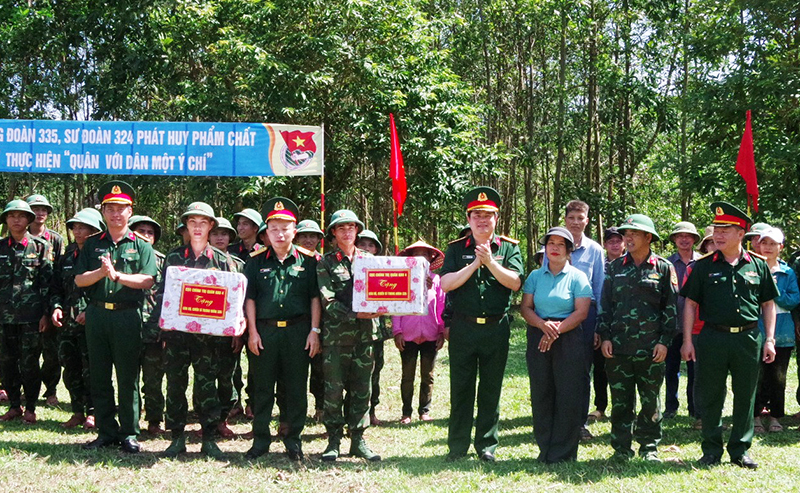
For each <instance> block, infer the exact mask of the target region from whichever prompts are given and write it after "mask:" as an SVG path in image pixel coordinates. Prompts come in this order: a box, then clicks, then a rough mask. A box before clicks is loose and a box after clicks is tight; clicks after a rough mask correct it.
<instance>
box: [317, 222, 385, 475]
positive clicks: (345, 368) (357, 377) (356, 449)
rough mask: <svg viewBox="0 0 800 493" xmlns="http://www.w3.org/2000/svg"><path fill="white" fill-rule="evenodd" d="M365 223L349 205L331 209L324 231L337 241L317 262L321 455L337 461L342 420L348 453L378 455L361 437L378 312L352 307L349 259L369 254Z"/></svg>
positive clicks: (366, 414) (366, 415) (366, 456)
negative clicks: (324, 439)
mask: <svg viewBox="0 0 800 493" xmlns="http://www.w3.org/2000/svg"><path fill="white" fill-rule="evenodd" d="M363 229H364V223H362V222H361V220H359V219H358V216H356V214H355V213H354V212H353V211H350V210H347V209H342V210H339V211H336V212H334V213H333V216H331V223H330V225H329V226H328V232H329V233H332V234H333V236H334V237H335V238H336V244H337V247H336V248H335V249H333V250H331V251H330V252H328V253H327V254H325V256H323V257H322V260H321V261H320V262H319V263H318V264H317V282H318V283H319V290H320V294H321V296H322V298H321V300H322V305H323V309H324V324H323V334H322V354H323V358H324V360H323V371H324V373H325V414H324V418H323V421H324V423H325V429H326V430H327V432H328V446H327V447H326V448H325V451H324V452H323V454H322V460H323V461H326V462H330V461H335V460H336V459H337V458H338V457H339V446H340V443H341V439H342V434H343V432H344V425H345V423H347V426H348V428H349V430H350V439H351V441H350V454H351V455H353V456H356V457H362V458H364V459H367V460H369V461H379V460H381V457H380V455H378V454H376V453H375V452H373V451H372V450H370V448H369V447H368V446H367V444H366V442H365V441H364V430H366V429H367V427H369V407H370V390H371V389H370V388H371V379H372V367H373V365H374V359H373V352H372V351H373V343H374V341H376V340H377V339H378V323H377V320H376V319H377V318H378V314H377V313H365V312H358V313H356V312H353V307H352V299H353V298H352V297H353V271H352V268H353V266H352V263H353V261H354V260H355V259H356V258H357V257H364V256H369V255H370V254H369V253H368V252H365V251H364V250H359V249H358V248H356V237H357V235H358V233H359V232H361V231H362V230H363ZM345 389H347V393H348V402H349V406H348V409H347V415H346V416H345V415H343V413H342V409H343V406H344V396H343V392H344V391H345Z"/></svg>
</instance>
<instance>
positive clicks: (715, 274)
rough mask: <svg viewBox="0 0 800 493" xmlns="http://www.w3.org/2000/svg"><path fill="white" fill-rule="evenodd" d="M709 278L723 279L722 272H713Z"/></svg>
mask: <svg viewBox="0 0 800 493" xmlns="http://www.w3.org/2000/svg"><path fill="white" fill-rule="evenodd" d="M708 277H722V272H712V273H711V274H709V275H708Z"/></svg>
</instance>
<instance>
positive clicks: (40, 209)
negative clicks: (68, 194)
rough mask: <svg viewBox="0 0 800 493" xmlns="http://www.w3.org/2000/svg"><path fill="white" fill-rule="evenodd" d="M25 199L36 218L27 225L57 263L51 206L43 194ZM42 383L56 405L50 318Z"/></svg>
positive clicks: (58, 244)
mask: <svg viewBox="0 0 800 493" xmlns="http://www.w3.org/2000/svg"><path fill="white" fill-rule="evenodd" d="M25 201H26V202H27V203H28V205H29V206H31V210H32V211H33V213H34V214H35V215H36V219H34V220H33V222H32V223H31V224H30V225H29V226H28V231H29V232H30V234H31V235H33V236H38V237H39V238H41V239H43V240H45V241H47V242H48V243H50V245H51V247H52V249H53V265H56V264H58V262H59V260H60V259H61V254H62V252H63V251H64V238H62V237H61V235H60V234H58V233H56V232H55V231H53V230H52V229H49V228H48V227H47V226H46V223H47V218H48V217H49V216H50V214H52V213H53V206H52V205H50V202H49V201H48V200H47V198H46V197H45V196H44V195H39V194H34V195H29V196H28V197H27V198H26V199H25ZM41 337H42V384H43V385H44V394H43V397H44V398H45V403H46V404H47V405H48V406H56V405H58V397H57V396H56V387H58V382H59V381H60V380H61V364H60V362H59V359H58V346H59V343H58V333H57V332H56V330H55V327H54V326H53V325H52V323H51V322H50V320H48V323H47V329H45V331H44V332H42V336H41Z"/></svg>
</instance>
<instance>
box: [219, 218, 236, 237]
mask: <svg viewBox="0 0 800 493" xmlns="http://www.w3.org/2000/svg"><path fill="white" fill-rule="evenodd" d="M216 229H224V230H225V231H227V232H228V235H229V236H230V237H231V241H233V239H234V238H236V234H237V233H236V230H235V229H233V226H232V225H231V222H230V221H228V220H227V219H225V218H224V217H218V218H217V227H216Z"/></svg>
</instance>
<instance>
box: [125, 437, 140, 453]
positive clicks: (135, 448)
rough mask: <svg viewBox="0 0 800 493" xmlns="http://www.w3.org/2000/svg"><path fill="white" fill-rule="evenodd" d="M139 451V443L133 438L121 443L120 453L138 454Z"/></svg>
mask: <svg viewBox="0 0 800 493" xmlns="http://www.w3.org/2000/svg"><path fill="white" fill-rule="evenodd" d="M140 450H141V447H139V442H138V441H137V440H136V439H135V438H126V439H125V440H123V441H122V451H123V452H128V453H129V454H138V453H139V451H140Z"/></svg>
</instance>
